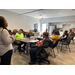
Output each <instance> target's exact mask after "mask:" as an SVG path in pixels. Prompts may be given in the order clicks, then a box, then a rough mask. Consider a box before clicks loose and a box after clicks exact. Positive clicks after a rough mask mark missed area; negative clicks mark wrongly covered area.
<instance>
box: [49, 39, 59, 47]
mask: <svg viewBox="0 0 75 75" xmlns="http://www.w3.org/2000/svg"><path fill="white" fill-rule="evenodd" d="M58 42H59V39H58V40H57V41H56V42H55V44H53V43H51V44H52V45H50V46H49V47H51V48H55V47H56V46H57V45H58Z"/></svg>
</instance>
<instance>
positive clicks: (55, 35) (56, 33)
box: [51, 31, 60, 44]
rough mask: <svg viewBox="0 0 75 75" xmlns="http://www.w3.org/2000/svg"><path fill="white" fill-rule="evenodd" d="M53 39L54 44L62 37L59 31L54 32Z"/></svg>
mask: <svg viewBox="0 0 75 75" xmlns="http://www.w3.org/2000/svg"><path fill="white" fill-rule="evenodd" d="M51 39H52V40H53V44H54V43H55V42H56V41H57V40H58V39H60V37H59V35H58V31H55V32H54V36H53V37H52V38H51Z"/></svg>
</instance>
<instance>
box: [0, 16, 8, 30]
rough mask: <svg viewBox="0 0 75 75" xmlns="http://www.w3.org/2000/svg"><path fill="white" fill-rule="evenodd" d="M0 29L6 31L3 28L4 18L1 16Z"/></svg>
mask: <svg viewBox="0 0 75 75" xmlns="http://www.w3.org/2000/svg"><path fill="white" fill-rule="evenodd" d="M0 27H2V28H4V29H7V28H6V27H5V23H4V17H3V16H0Z"/></svg>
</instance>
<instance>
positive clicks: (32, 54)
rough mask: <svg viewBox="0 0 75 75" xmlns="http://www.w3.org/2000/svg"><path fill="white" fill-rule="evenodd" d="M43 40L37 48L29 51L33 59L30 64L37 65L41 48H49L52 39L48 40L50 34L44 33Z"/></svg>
mask: <svg viewBox="0 0 75 75" xmlns="http://www.w3.org/2000/svg"><path fill="white" fill-rule="evenodd" d="M43 38H44V39H43V40H42V41H40V42H41V43H40V42H39V43H40V44H39V43H37V44H36V46H35V47H32V48H31V49H30V50H29V53H30V58H31V61H30V62H29V64H35V63H36V57H35V55H36V52H37V51H38V50H39V49H40V48H47V47H48V46H49V43H50V39H49V38H48V34H47V33H44V34H43Z"/></svg>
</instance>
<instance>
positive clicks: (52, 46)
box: [49, 39, 59, 58]
mask: <svg viewBox="0 0 75 75" xmlns="http://www.w3.org/2000/svg"><path fill="white" fill-rule="evenodd" d="M58 42H59V39H58V40H57V41H56V42H55V44H53V43H51V42H50V45H49V47H50V48H52V49H51V51H53V54H54V58H56V55H55V52H54V48H55V47H56V48H57V52H58V53H59V50H58V46H57V45H58Z"/></svg>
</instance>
